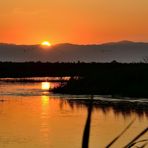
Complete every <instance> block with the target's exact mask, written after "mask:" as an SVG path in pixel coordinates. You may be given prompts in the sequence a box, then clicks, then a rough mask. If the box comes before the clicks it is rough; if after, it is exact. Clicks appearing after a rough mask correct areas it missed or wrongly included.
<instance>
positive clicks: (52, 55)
mask: <svg viewBox="0 0 148 148" xmlns="http://www.w3.org/2000/svg"><path fill="white" fill-rule="evenodd" d="M147 57H148V43H143V42H131V41H121V42H114V43H113V42H112V43H105V44H99V45H75V44H68V43H65V44H57V45H53V46H51V47H42V46H41V45H15V44H5V43H1V44H0V61H12V62H26V61H41V62H47V61H48V62H77V61H82V62H111V61H113V60H116V61H118V62H141V61H143V59H144V58H147Z"/></svg>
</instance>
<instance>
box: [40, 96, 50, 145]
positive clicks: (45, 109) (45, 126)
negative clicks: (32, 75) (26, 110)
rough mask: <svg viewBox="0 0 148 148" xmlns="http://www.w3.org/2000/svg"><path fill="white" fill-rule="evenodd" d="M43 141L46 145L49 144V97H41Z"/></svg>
mask: <svg viewBox="0 0 148 148" xmlns="http://www.w3.org/2000/svg"><path fill="white" fill-rule="evenodd" d="M41 109H42V112H41V125H40V131H41V141H42V142H43V143H44V144H49V121H48V119H49V97H48V96H41Z"/></svg>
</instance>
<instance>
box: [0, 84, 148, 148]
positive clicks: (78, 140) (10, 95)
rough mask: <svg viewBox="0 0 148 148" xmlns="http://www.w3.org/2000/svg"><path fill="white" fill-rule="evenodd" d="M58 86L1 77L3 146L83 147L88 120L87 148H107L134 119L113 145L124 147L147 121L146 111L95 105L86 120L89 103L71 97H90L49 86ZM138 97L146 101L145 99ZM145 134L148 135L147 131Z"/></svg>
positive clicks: (0, 133) (0, 141) (0, 139)
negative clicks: (7, 80)
mask: <svg viewBox="0 0 148 148" xmlns="http://www.w3.org/2000/svg"><path fill="white" fill-rule="evenodd" d="M54 85H57V84H55V83H41V82H38V83H9V82H0V148H81V147H82V141H83V140H82V139H83V135H84V129H85V125H86V121H87V124H89V125H90V133H89V134H90V135H89V147H90V148H98V147H99V148H104V147H105V146H106V145H107V144H108V143H109V142H111V141H112V140H113V138H115V137H116V136H117V135H118V134H119V133H120V132H121V131H122V130H123V129H124V128H125V127H126V126H127V125H128V124H129V123H130V122H131V121H132V120H135V122H134V123H133V125H132V126H131V127H130V128H129V129H128V131H127V132H126V133H125V134H124V135H123V136H122V137H121V138H120V139H119V140H118V141H117V142H116V143H115V144H114V145H113V146H112V147H113V148H120V147H123V146H124V145H126V144H127V143H128V142H129V141H130V140H132V139H133V138H134V137H135V136H136V135H138V134H139V133H140V132H141V131H142V130H143V129H144V128H146V127H147V126H148V113H147V111H140V110H139V111H133V110H131V111H130V110H127V111H126V109H125V110H120V109H114V108H112V107H108V108H105V107H104V108H103V107H96V106H95V107H94V106H93V105H92V110H91V120H86V119H87V118H88V114H89V113H90V112H89V111H90V110H89V107H88V106H87V105H85V104H83V103H81V102H78V101H76V102H71V101H70V102H69V101H68V100H69V99H90V96H70V95H59V94H57V95H53V94H52V93H50V92H48V88H51V87H54ZM94 99H100V100H107V99H109V98H103V97H99V96H95V97H94ZM117 100H118V99H117ZM111 101H116V99H111ZM131 101H137V100H133V99H132V100H131ZM140 101H141V102H146V103H148V101H147V99H141V100H140ZM86 133H87V134H88V132H86ZM142 139H148V134H147V133H146V134H145V135H144V136H143V137H142Z"/></svg>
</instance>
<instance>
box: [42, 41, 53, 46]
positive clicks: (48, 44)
mask: <svg viewBox="0 0 148 148" xmlns="http://www.w3.org/2000/svg"><path fill="white" fill-rule="evenodd" d="M41 45H42V46H47V47H49V46H51V43H50V42H48V41H43V42H42V43H41Z"/></svg>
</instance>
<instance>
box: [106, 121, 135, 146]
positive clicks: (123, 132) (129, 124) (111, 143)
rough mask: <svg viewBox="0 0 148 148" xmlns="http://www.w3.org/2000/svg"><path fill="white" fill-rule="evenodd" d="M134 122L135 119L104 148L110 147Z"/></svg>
mask: <svg viewBox="0 0 148 148" xmlns="http://www.w3.org/2000/svg"><path fill="white" fill-rule="evenodd" d="M134 121H135V119H134V120H133V121H131V122H130V123H129V124H128V126H127V127H126V128H125V129H124V130H123V131H122V132H121V133H120V134H119V135H118V136H117V137H116V138H114V139H113V140H112V141H111V142H110V143H109V144H108V145H107V146H106V148H109V147H111V146H112V145H113V144H114V143H115V142H116V141H117V140H118V139H119V138H120V137H121V136H122V135H123V134H124V133H125V132H126V131H127V130H128V129H129V128H130V126H131V125H132V124H133V123H134Z"/></svg>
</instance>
